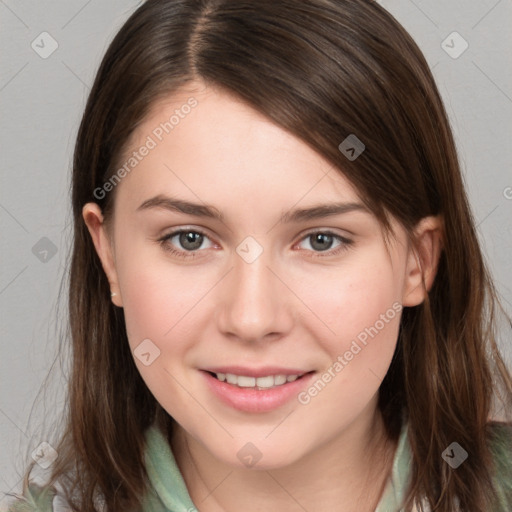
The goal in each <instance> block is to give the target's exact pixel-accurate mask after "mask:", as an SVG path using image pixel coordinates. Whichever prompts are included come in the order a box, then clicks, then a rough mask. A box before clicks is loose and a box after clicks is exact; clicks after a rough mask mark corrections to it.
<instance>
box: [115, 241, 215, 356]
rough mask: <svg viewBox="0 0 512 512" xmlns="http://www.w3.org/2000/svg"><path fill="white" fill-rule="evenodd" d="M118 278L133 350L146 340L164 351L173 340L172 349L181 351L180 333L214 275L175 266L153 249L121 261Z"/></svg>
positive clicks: (132, 253)
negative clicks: (151, 341) (156, 253)
mask: <svg viewBox="0 0 512 512" xmlns="http://www.w3.org/2000/svg"><path fill="white" fill-rule="evenodd" d="M118 277H119V283H120V289H121V295H122V300H123V309H124V315H125V321H126V328H127V333H128V338H129V341H130V345H131V347H132V349H133V348H135V346H137V344H138V343H140V342H141V341H142V340H143V339H146V338H149V339H151V340H154V341H155V343H156V344H157V345H159V346H160V348H162V349H163V346H162V345H163V343H165V341H166V340H167V339H170V338H171V337H172V338H173V339H174V340H175V341H178V343H174V342H173V350H179V348H180V346H179V340H180V339H182V336H179V335H178V334H177V333H179V332H180V329H182V328H184V326H185V325H186V324H187V321H188V320H189V318H188V315H189V314H190V313H191V312H193V311H194V308H195V307H196V306H197V305H198V304H199V302H200V301H201V298H202V297H203V296H204V295H205V294H206V293H207V291H208V289H209V288H211V283H210V281H211V280H212V279H211V276H206V275H202V273H201V270H200V269H199V267H192V266H191V267H185V266H183V267H179V266H176V265H172V264H170V263H169V262H168V261H166V259H165V254H162V255H159V256H158V257H155V252H154V250H153V251H152V252H149V251H146V250H144V249H142V250H140V252H139V253H138V254H137V252H136V251H132V252H131V254H130V257H129V258H127V259H126V260H124V261H120V262H119V265H118ZM209 283H210V286H208V284H209Z"/></svg>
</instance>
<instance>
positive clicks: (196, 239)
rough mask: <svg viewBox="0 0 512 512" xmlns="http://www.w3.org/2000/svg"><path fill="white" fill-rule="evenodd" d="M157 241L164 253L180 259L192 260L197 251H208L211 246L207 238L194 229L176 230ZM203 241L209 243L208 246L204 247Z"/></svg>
mask: <svg viewBox="0 0 512 512" xmlns="http://www.w3.org/2000/svg"><path fill="white" fill-rule="evenodd" d="M158 241H159V242H160V244H161V245H162V247H163V248H164V249H165V250H166V251H169V252H170V253H171V254H173V255H174V256H178V257H180V258H194V257H195V256H196V253H197V252H198V251H199V249H209V248H210V247H212V246H213V244H212V243H211V240H210V239H209V238H208V236H207V235H206V234H205V233H203V232H202V231H198V230H196V229H183V228H182V229H178V230H175V231H172V232H171V233H168V234H167V235H165V236H163V237H162V238H160V239H159V240H158ZM205 241H210V245H207V246H206V247H204V246H203V244H204V242H205Z"/></svg>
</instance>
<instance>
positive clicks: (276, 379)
mask: <svg viewBox="0 0 512 512" xmlns="http://www.w3.org/2000/svg"><path fill="white" fill-rule="evenodd" d="M207 373H209V374H210V375H211V376H212V377H214V378H216V379H217V380H219V381H220V382H226V383H228V384H231V385H232V386H236V387H239V388H250V389H257V390H260V391H261V390H266V389H273V388H276V387H279V386H283V385H284V384H287V383H288V382H295V381H296V380H299V379H302V378H303V377H304V376H305V375H307V374H309V373H312V372H306V373H298V374H290V375H285V374H276V375H264V376H262V377H251V376H249V375H237V374H235V373H222V372H210V371H207Z"/></svg>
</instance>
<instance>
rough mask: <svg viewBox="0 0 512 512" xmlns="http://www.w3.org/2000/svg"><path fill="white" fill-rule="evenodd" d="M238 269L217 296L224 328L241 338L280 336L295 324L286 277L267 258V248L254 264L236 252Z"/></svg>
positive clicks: (219, 317)
mask: <svg viewBox="0 0 512 512" xmlns="http://www.w3.org/2000/svg"><path fill="white" fill-rule="evenodd" d="M233 259H234V268H233V270H232V271H231V272H230V273H229V274H228V276H226V280H225V282H224V284H223V285H222V287H221V291H220V297H217V298H218V300H219V302H218V303H217V320H218V327H219V329H220V331H221V332H222V333H223V334H224V335H225V336H230V337H232V338H236V339H238V340H241V341H247V342H255V341H260V340H264V339H270V338H272V339H277V338H280V337H282V336H284V335H286V333H288V332H289V331H290V330H291V328H292V324H293V312H292V309H291V308H292V303H291V300H290V299H291V297H290V295H291V294H290V292H289V290H288V289H287V287H286V286H285V285H284V284H283V281H284V282H286V279H285V276H279V273H280V272H279V270H278V269H277V268H276V266H275V265H272V262H270V261H269V260H268V258H267V257H266V254H265V251H264V252H263V254H261V255H260V256H259V257H258V258H257V259H256V260H255V261H253V262H252V263H247V262H246V261H244V259H243V258H241V257H240V256H239V255H238V254H236V253H234V255H233Z"/></svg>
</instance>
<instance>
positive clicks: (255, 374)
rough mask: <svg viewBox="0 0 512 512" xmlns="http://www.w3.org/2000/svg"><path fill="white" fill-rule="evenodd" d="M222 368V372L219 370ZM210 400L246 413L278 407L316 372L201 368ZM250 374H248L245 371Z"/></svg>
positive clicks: (300, 389)
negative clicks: (218, 401)
mask: <svg viewBox="0 0 512 512" xmlns="http://www.w3.org/2000/svg"><path fill="white" fill-rule="evenodd" d="M221 370H223V371H221ZM200 373H201V374H202V375H203V378H204V379H205V382H206V385H207V389H208V390H209V392H210V393H211V397H212V398H213V399H218V400H220V403H222V404H224V405H228V406H229V407H230V408H234V409H237V410H238V411H242V412H246V413H264V412H270V411H272V410H275V409H279V408H280V407H281V406H283V405H285V404H286V403H290V402H291V401H292V400H293V399H294V398H295V399H296V398H297V397H298V395H299V393H300V392H301V391H303V390H304V388H306V386H308V384H309V383H310V382H311V380H312V379H313V375H314V374H315V373H316V372H315V371H309V372H304V371H303V370H298V369H283V368H266V369H261V370H251V369H248V368H241V367H229V368H228V367H224V368H210V369H208V370H200ZM248 373H249V374H252V375H247V374H248Z"/></svg>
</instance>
